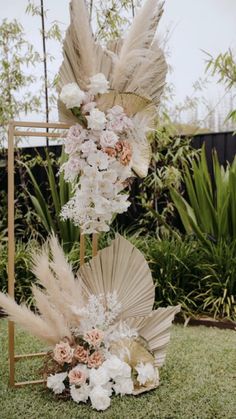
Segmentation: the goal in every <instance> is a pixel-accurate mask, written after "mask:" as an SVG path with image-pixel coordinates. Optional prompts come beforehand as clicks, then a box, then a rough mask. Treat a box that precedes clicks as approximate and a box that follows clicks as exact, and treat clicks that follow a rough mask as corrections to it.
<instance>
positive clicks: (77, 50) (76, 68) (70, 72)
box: [58, 0, 95, 89]
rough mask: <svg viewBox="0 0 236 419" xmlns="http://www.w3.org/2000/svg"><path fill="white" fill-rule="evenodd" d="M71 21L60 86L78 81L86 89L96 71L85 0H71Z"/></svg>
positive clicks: (64, 50) (65, 45)
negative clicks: (89, 79)
mask: <svg viewBox="0 0 236 419" xmlns="http://www.w3.org/2000/svg"><path fill="white" fill-rule="evenodd" d="M70 22H71V23H70V26H69V28H68V30H67V33H66V37H65V41H64V45H63V58H64V61H63V63H62V66H61V68H60V71H59V85H58V86H59V89H61V88H62V87H63V86H64V85H65V84H67V83H71V82H73V81H76V82H77V83H78V85H79V86H80V88H81V89H86V87H87V83H88V78H89V77H90V76H92V75H93V74H94V71H95V55H94V52H95V51H94V47H95V44H94V39H93V35H92V31H91V27H90V23H89V16H88V10H87V7H86V4H85V1H84V0H71V3H70Z"/></svg>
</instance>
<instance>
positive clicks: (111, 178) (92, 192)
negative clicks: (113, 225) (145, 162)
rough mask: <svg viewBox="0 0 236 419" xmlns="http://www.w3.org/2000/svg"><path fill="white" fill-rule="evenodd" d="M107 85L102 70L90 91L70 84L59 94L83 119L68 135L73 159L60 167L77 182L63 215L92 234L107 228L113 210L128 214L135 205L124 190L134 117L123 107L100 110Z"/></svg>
mask: <svg viewBox="0 0 236 419" xmlns="http://www.w3.org/2000/svg"><path fill="white" fill-rule="evenodd" d="M108 87H109V83H108V81H107V80H106V78H105V76H104V75H103V74H102V73H100V74H96V75H95V76H93V77H91V78H90V84H89V89H88V91H87V92H84V91H82V90H81V89H80V88H79V86H78V85H77V84H76V83H69V84H67V85H65V86H64V87H63V88H62V91H61V94H60V100H61V101H62V102H63V103H64V104H65V106H66V107H67V108H68V109H70V110H71V111H72V112H73V114H74V115H75V116H76V117H77V118H78V121H79V123H78V124H76V125H73V126H72V127H71V128H70V129H69V131H68V134H67V137H66V139H65V152H66V154H67V155H68V161H67V162H66V163H64V164H63V166H62V167H61V170H62V171H63V172H64V177H65V180H66V181H68V182H71V183H72V184H73V188H74V195H73V197H72V198H71V199H70V201H69V202H68V203H67V204H66V205H65V206H64V207H63V209H62V212H61V215H62V217H63V218H64V219H67V218H70V219H72V220H73V222H74V223H75V225H79V226H81V228H82V231H83V233H87V234H89V233H94V232H100V231H108V230H109V224H110V222H111V220H112V216H113V214H115V213H123V212H125V211H126V210H127V208H128V206H129V205H130V203H129V201H128V194H127V193H123V190H124V188H125V187H126V186H127V182H128V180H129V178H131V176H133V175H132V146H131V142H130V139H131V138H132V136H134V130H135V126H134V125H135V120H133V119H131V118H129V117H128V116H127V115H126V113H125V111H124V108H123V107H122V106H120V105H115V106H113V107H112V108H110V109H108V110H107V111H106V112H102V111H100V110H99V109H98V108H97V104H96V95H101V94H104V93H106V92H108Z"/></svg>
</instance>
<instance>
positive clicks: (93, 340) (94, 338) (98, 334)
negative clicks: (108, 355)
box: [84, 329, 104, 347]
mask: <svg viewBox="0 0 236 419" xmlns="http://www.w3.org/2000/svg"><path fill="white" fill-rule="evenodd" d="M103 339H104V333H103V331H102V330H100V329H93V330H91V331H89V332H87V333H86V334H85V335H84V340H85V341H86V342H88V343H89V345H92V346H94V347H99V346H100V345H101V343H102V341H103Z"/></svg>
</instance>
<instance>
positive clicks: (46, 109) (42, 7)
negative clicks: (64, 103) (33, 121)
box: [41, 0, 49, 147]
mask: <svg viewBox="0 0 236 419" xmlns="http://www.w3.org/2000/svg"><path fill="white" fill-rule="evenodd" d="M41 23H42V40H43V67H44V91H45V116H46V122H48V121H49V103H48V70H47V48H46V33H45V21H44V4H43V0H41ZM46 131H47V132H48V128H46ZM46 146H47V147H48V146H49V138H48V137H47V138H46Z"/></svg>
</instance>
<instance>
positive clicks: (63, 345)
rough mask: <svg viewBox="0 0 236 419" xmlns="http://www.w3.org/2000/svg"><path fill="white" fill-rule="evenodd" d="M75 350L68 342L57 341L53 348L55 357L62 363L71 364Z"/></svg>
mask: <svg viewBox="0 0 236 419" xmlns="http://www.w3.org/2000/svg"><path fill="white" fill-rule="evenodd" d="M73 351H74V350H73V349H72V348H71V347H70V345H69V343H68V342H60V343H57V344H56V346H55V348H54V350H53V359H54V360H55V361H56V362H58V364H61V365H63V364H64V363H65V362H66V363H67V364H70V363H71V362H72V358H73Z"/></svg>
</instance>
